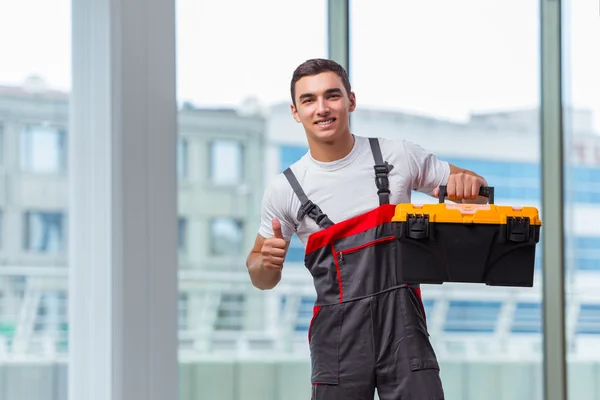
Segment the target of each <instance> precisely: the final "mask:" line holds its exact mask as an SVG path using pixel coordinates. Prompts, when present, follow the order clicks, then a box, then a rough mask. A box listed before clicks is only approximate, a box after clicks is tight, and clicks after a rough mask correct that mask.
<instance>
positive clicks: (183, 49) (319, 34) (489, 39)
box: [0, 0, 600, 133]
mask: <svg viewBox="0 0 600 400" xmlns="http://www.w3.org/2000/svg"><path fill="white" fill-rule="evenodd" d="M70 1H71V0H53V1H43V0H20V1H19V2H15V1H10V0H0V9H1V10H2V12H1V13H0V54H2V60H1V62H0V84H9V85H18V84H20V83H21V82H23V80H24V79H25V78H26V77H27V76H29V75H33V74H35V75H39V76H41V77H43V78H44V79H45V80H46V82H47V83H48V85H49V86H51V87H52V88H56V89H63V90H69V88H70V78H71V65H70V56H71V51H70V34H71V32H70V17H71V15H70ZM538 3H539V0H454V1H447V0H427V1H420V2H417V1H414V0H368V1H367V0H353V1H352V2H351V43H352V47H351V63H350V64H351V65H350V73H351V82H352V85H353V90H354V91H355V93H356V96H357V101H358V106H359V107H360V106H366V107H373V108H383V109H392V110H404V111H413V112H417V113H421V114H426V115H432V116H436V117H442V118H449V119H454V120H464V119H466V118H468V116H469V114H470V113H472V112H486V111H501V110H511V109H522V108H531V107H538V106H539V61H540V55H539V19H538V14H539V5H538ZM571 3H572V4H569V5H568V6H567V10H568V12H569V13H570V16H569V17H567V18H568V20H569V21H571V22H572V23H571V24H569V25H570V26H569V27H568V28H569V29H568V33H569V35H570V37H569V38H568V39H567V41H566V43H565V45H566V46H565V60H566V61H567V63H566V68H567V71H569V73H568V74H567V76H566V78H567V81H566V84H565V88H566V89H567V94H568V96H569V102H571V103H572V104H573V105H574V106H576V107H580V108H585V109H590V110H592V111H593V112H594V114H595V119H594V123H595V129H596V131H598V132H599V133H600V72H598V71H600V46H599V45H598V44H599V43H600V13H599V4H598V0H577V1H575V0H573V1H571ZM31 10H35V12H31ZM177 18H178V20H177V92H178V99H179V100H180V101H184V100H186V101H191V102H192V103H194V104H196V105H198V106H209V107H215V106H237V105H239V104H240V103H242V102H243V100H244V99H246V98H248V97H257V98H258V99H259V100H260V101H261V102H263V103H264V104H266V105H270V104H272V103H275V102H281V101H286V102H287V101H289V81H290V78H291V74H292V72H293V70H294V68H295V67H296V66H297V65H298V64H299V63H301V62H303V61H305V60H306V59H309V58H313V57H326V56H327V54H326V48H327V43H326V38H327V36H326V35H327V31H326V0H303V1H301V2H300V1H288V0H252V1H248V0H220V1H214V0H179V1H178V2H177Z"/></svg>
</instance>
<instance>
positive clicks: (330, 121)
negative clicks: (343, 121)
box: [315, 118, 335, 127]
mask: <svg viewBox="0 0 600 400" xmlns="http://www.w3.org/2000/svg"><path fill="white" fill-rule="evenodd" d="M334 121H335V118H329V119H324V120H321V121H317V122H315V124H316V125H319V126H323V127H325V126H329V125H331V124H333V122H334Z"/></svg>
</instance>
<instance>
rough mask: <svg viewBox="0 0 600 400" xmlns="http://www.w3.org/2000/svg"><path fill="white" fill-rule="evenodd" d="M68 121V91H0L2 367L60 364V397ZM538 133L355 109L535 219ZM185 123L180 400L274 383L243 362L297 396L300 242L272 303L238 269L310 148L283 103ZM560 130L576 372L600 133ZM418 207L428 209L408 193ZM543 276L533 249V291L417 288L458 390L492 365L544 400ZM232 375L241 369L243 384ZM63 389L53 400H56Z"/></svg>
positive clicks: (587, 331) (598, 329)
mask: <svg viewBox="0 0 600 400" xmlns="http://www.w3.org/2000/svg"><path fill="white" fill-rule="evenodd" d="M68 121H69V97H68V94H67V93H61V92H57V91H52V90H49V89H47V88H45V87H44V85H43V83H42V82H40V81H39V80H37V79H31V80H30V81H28V82H27V83H26V84H25V85H23V86H21V87H0V370H1V369H2V365H3V363H5V364H6V363H7V362H8V364H7V365H10V363H11V362H19V361H28V362H30V363H33V364H35V363H36V362H41V361H44V362H51V363H56V369H57V370H58V371H62V372H58V373H55V372H53V370H48V371H49V372H48V371H46V370H44V371H46V372H43V374H48V376H49V377H53V376H61V378H60V382H59V383H56V382H55V379H56V378H48V382H49V383H47V385H49V386H48V387H50V386H52V385H54V386H58V387H62V388H63V389H64V379H66V378H65V376H66V375H65V374H64V363H65V362H66V356H67V354H68V340H67V339H68V337H67V333H68V317H67V310H66V305H67V297H68V259H67V250H68V243H67V238H68V232H67V228H68V222H67V221H68V210H69V204H68V171H69V168H71V166H69V162H68V143H69V140H68V138H69V135H72V134H77V133H72V132H69V122H68ZM538 121H539V116H538V112H537V110H516V111H509V112H497V113H487V114H475V115H472V116H471V118H470V119H469V120H467V121H459V122H457V121H448V120H443V119H436V118H433V117H429V116H423V115H415V114H412V113H405V112H400V111H385V110H377V109H369V108H364V107H363V108H359V109H358V110H357V111H356V112H354V113H353V114H352V130H353V132H354V133H356V134H359V135H364V136H383V137H387V138H403V139H406V140H409V141H412V142H415V143H419V144H421V145H422V146H423V147H425V148H427V149H430V150H431V151H433V152H435V153H436V154H437V155H438V156H439V157H441V158H443V159H446V160H448V161H450V162H452V163H455V164H457V165H460V166H463V167H465V168H469V169H472V170H475V171H477V172H479V173H480V174H482V175H484V176H485V177H486V179H487V180H488V182H489V183H490V184H491V185H493V186H494V187H495V189H496V203H497V204H507V205H515V206H520V205H531V206H536V207H539V208H541V201H540V200H541V187H540V182H541V180H540V133H539V131H540V129H539V122H538ZM178 123H179V141H178V145H177V154H178V157H177V158H178V165H177V173H178V179H179V192H178V202H179V256H180V258H179V268H180V310H179V311H180V315H179V317H180V318H179V332H180V335H179V336H180V361H181V363H182V393H183V395H182V398H185V399H190V400H191V399H196V398H197V397H194V395H193V393H194V390H195V389H193V388H196V387H202V390H208V392H207V393H212V392H210V390H211V389H210V388H211V387H213V389H212V390H214V391H215V392H214V393H213V394H214V396H213V397H214V398H223V399H224V400H228V399H236V400H238V399H242V397H233V395H231V396H230V397H227V396H225V395H223V394H222V393H221V392H217V391H218V390H220V389H218V388H222V387H223V385H224V384H222V385H221V386H218V384H217V382H221V383H222V382H228V381H229V379H230V378H231V377H233V376H238V375H237V374H241V375H239V376H254V375H252V374H251V373H250V372H252V373H256V374H258V373H259V371H261V372H260V373H261V374H262V373H264V374H266V375H269V374H270V372H268V371H267V370H266V369H265V368H267V367H265V366H264V365H263V364H261V365H254V364H252V360H265V359H268V360H271V362H272V363H273V364H272V365H273V371H272V372H277V371H284V372H281V373H280V375H281V377H282V380H280V381H278V382H279V383H278V384H279V385H280V386H281V388H280V389H277V390H285V389H286V387H285V386H286V385H289V387H295V388H302V387H304V380H305V379H308V374H307V371H308V368H309V365H308V363H307V360H308V359H307V356H308V346H307V330H308V326H309V323H310V319H311V316H312V306H313V302H314V299H315V294H314V289H313V287H312V279H311V277H310V275H309V274H308V272H307V271H306V269H305V268H304V266H303V257H304V255H303V248H302V245H301V243H300V242H299V241H298V240H297V239H294V240H293V241H292V243H291V245H290V250H289V253H288V262H287V263H286V266H285V271H284V278H283V280H282V282H281V283H280V285H278V287H277V288H276V289H274V290H272V291H268V292H261V291H259V290H256V289H255V288H253V287H252V286H251V285H250V283H249V279H248V275H247V273H246V271H245V266H244V262H245V257H246V254H247V252H248V250H249V249H250V247H251V246H252V244H253V242H254V238H255V236H256V232H257V228H258V225H259V222H260V215H259V212H260V203H261V199H262V194H263V190H264V187H265V185H266V183H267V182H268V181H269V180H270V179H271V178H272V177H273V176H274V175H275V174H277V173H279V172H281V171H283V170H284V169H285V168H286V167H287V166H288V165H290V164H291V163H293V162H294V161H296V160H297V159H298V158H300V157H301V156H302V155H304V154H305V153H306V151H307V147H306V140H305V136H304V132H303V129H302V126H301V125H300V124H298V123H296V122H295V121H294V120H293V118H292V117H291V115H290V109H289V105H288V104H287V103H284V104H275V105H273V106H272V107H270V108H269V109H268V110H263V109H261V107H258V106H257V104H256V102H255V101H254V100H249V101H248V102H247V103H246V104H244V105H242V106H241V107H239V108H230V109H224V108H218V109H206V108H198V107H195V106H193V105H191V104H183V105H182V106H181V107H180V110H179V122H178ZM566 123H567V125H566V127H567V129H569V130H570V133H569V135H567V136H568V137H569V138H570V139H569V142H567V143H565V157H566V159H567V160H568V161H569V167H568V168H567V169H566V171H565V173H566V182H567V187H566V192H565V193H566V200H567V203H566V207H565V215H566V220H565V222H566V224H567V231H566V232H565V237H566V240H567V248H566V253H565V254H566V261H567V278H568V279H567V285H568V286H567V293H568V303H567V306H568V314H567V315H568V329H567V331H568V340H569V351H570V357H571V359H572V360H591V361H597V360H598V359H599V357H600V355H599V354H598V352H596V351H592V350H591V349H595V348H600V347H599V346H597V343H598V340H600V297H598V296H597V295H596V293H595V292H596V291H597V289H596V288H597V287H598V286H599V285H600V250H599V249H600V132H596V131H595V130H594V129H593V126H592V115H591V114H590V113H588V112H586V111H585V110H583V111H581V110H577V111H573V112H571V113H568V115H567V119H566ZM412 201H413V203H423V202H434V201H435V199H432V198H428V197H426V196H424V195H421V194H414V197H413V199H412ZM542 219H543V210H542ZM542 234H543V228H542ZM70 267H72V268H76V267H77V266H70ZM542 274H543V260H542V258H541V245H540V246H538V257H537V265H536V279H535V285H534V287H533V288H523V289H519V288H491V287H486V286H482V285H448V284H444V285H424V288H423V293H424V303H425V308H426V312H427V316H428V317H427V318H428V324H429V329H430V334H431V338H432V342H433V343H434V347H435V349H436V352H437V353H438V356H439V358H440V360H441V362H442V363H443V365H446V366H447V368H446V369H445V371H447V372H445V373H446V374H448V375H447V376H451V377H459V376H462V377H463V378H457V379H449V381H450V382H462V381H464V379H467V377H471V375H472V374H471V372H469V371H467V370H466V369H465V368H467V367H468V366H475V367H476V366H481V365H483V364H485V363H486V362H488V361H490V360H492V361H494V363H495V364H494V365H495V366H496V365H497V367H498V368H502V366H506V365H508V366H510V367H511V368H513V367H514V368H522V371H526V373H527V374H534V375H535V376H536V377H537V378H535V379H532V380H531V381H528V382H525V384H527V385H530V389H528V390H529V392H530V393H534V394H532V395H531V397H530V398H532V399H538V398H539V399H541V397H540V396H541V392H540V390H539V388H538V389H536V388H537V387H538V386H539V387H541V384H539V379H540V378H539V376H541V375H539V371H538V369H539V365H540V364H539V360H540V358H541V354H542V353H541V340H542V332H541V317H542V316H541V306H540V304H541V303H540V302H541V284H542V280H541V277H542ZM590 344H592V345H590ZM216 360H218V361H219V362H216ZM240 360H245V361H240ZM248 360H250V361H248ZM238 362H239V363H245V364H240V365H242V368H241V369H240V370H239V371H238V369H236V368H238V367H237V365H238V364H236V363H238ZM461 363H462V364H461ZM477 363H482V364H477ZM36 365H37V364H36ZM51 365H53V364H51ZM590 365H591V364H590ZM495 366H494V368H495ZM31 368H33V367H31ZM36 368H37V367H36ZM39 371H42V367H41V366H40V367H39ZM236 371H237V372H236ZM240 371H241V372H240ZM285 371H287V372H285ZM490 371H491V370H490ZM536 371H537V372H536ZM586 371H587V370H586ZM588 372H589V371H588ZM41 373H42V372H40V374H41ZM586 373H587V372H586ZM56 374H58V375H56ZM461 374H462V375H461ZM494 374H495V372H493V371H492V372H490V373H489V374H488V375H485V377H487V378H485V379H483V378H482V380H481V382H487V381H486V379H488V380H489V379H491V378H490V377H493V376H494ZM517 375H518V374H516V375H515V376H514V377H512V378H510V379H509V378H507V379H509V380H508V381H507V382H510V384H507V385H506V386H507V387H513V386H515V385H513V383H518V382H520V381H519V379H521V378H520V376H517ZM522 375H523V374H522ZM1 376H2V374H0V377H1ZM44 376H45V375H44ZM298 376H300V377H301V379H297V378H295V377H298ZM523 376H524V375H523ZM292 377H294V379H292ZM236 379H237V378H236ZM245 379H249V381H248V382H250V378H245ZM469 379H470V378H469ZM0 380H1V379H0ZM10 382H11V385H13V386H12V387H18V389H14V393H23V390H25V389H24V388H26V386H27V383H26V380H25V378H23V381H22V382H21V383H20V384H19V383H18V382H20V381H18V380H17V379H16V378H13V379H11V381H10ZM44 382H45V381H44ZM197 382H202V383H201V384H200V383H197ZM282 382H283V383H282ZM285 382H287V384H286V383H285ZM536 382H537V383H536ZM19 385H21V386H19ZM44 385H46V383H44ZM472 385H475V386H477V382H475V381H473V383H472ZM0 386H1V385H0ZM54 386H53V387H54ZM480 386H481V387H482V388H485V384H483V383H481V384H480ZM40 387H41V386H40ZM10 390H13V389H10ZM57 390H58V389H57ZM61 390H62V389H61ZM61 390H58V391H57V393H59V392H60V393H62V394H60V393H59V394H56V395H55V396H54V397H53V400H58V399H64V398H65V397H64V390H62V391H61ZM449 390H450V393H454V397H457V398H461V396H462V397H463V398H464V393H465V391H466V390H468V389H466V388H464V387H458V386H457V387H454V386H452V385H451V387H450V389H449ZM482 390H483V389H482ZM586 390H587V389H586ZM251 392H252V391H251V390H250V389H249V391H248V393H251ZM255 392H256V391H255ZM10 393H13V392H10ZM186 393H187V394H186ZM198 393H200V392H198ZM1 394H2V392H0V397H2V396H1ZM186 396H187V397H186ZM223 396H225V397H223ZM248 396H250V395H248ZM449 397H450V394H449ZM6 398H7V399H9V400H13V399H14V398H20V397H18V396H17V397H11V395H10V394H8V395H6ZM247 398H248V399H250V398H252V397H247ZM299 398H304V397H299ZM503 398H509V396H508V395H507V396H506V397H503ZM514 398H518V397H514ZM244 399H245V398H244Z"/></svg>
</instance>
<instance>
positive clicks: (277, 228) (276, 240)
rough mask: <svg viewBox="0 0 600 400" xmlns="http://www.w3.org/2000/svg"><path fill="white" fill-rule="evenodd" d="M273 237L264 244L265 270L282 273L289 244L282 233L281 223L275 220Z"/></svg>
mask: <svg viewBox="0 0 600 400" xmlns="http://www.w3.org/2000/svg"><path fill="white" fill-rule="evenodd" d="M272 224H273V237H272V238H269V239H266V240H265V242H264V243H263V246H262V249H261V254H262V264H263V268H264V269H266V270H274V271H281V270H282V269H283V261H284V260H285V255H286V253H287V242H286V241H285V240H284V238H283V233H282V232H281V222H279V220H278V219H277V218H273V221H272Z"/></svg>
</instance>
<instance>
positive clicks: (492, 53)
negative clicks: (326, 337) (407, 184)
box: [350, 0, 542, 400]
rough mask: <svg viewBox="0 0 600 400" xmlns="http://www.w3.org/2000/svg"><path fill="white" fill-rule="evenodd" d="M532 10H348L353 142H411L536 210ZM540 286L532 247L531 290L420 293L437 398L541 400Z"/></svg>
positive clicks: (497, 6)
mask: <svg viewBox="0 0 600 400" xmlns="http://www.w3.org/2000/svg"><path fill="white" fill-rule="evenodd" d="M538 3H539V2H538V1H534V0H526V1H520V0H519V1H517V0H509V1H508V2H506V1H505V2H498V1H491V0H484V1H481V0H460V1H453V2H448V1H443V0H434V1H427V2H414V1H406V0H401V1H389V0H374V1H369V2H363V1H352V2H351V5H352V9H351V13H350V14H351V24H350V26H351V28H352V32H351V38H352V42H351V51H350V54H351V64H350V70H351V83H352V85H353V90H354V91H355V93H356V96H357V103H358V106H357V110H356V111H355V112H354V113H353V116H352V130H353V132H354V133H355V134H359V135H363V136H382V137H385V138H388V139H397V140H406V141H408V142H412V143H416V144H418V145H420V146H422V147H423V148H424V149H426V150H427V151H429V152H432V153H433V154H435V155H436V156H438V157H439V158H440V159H442V160H445V161H448V162H450V163H452V164H454V165H457V166H459V167H462V168H466V169H469V170H472V171H475V172H476V173H478V174H480V175H482V176H483V177H484V178H485V179H486V180H487V182H488V183H489V185H491V186H493V187H494V189H495V204H497V205H508V206H533V207H537V208H538V209H539V207H540V188H541V181H540V155H539V146H540V126H539V122H538V115H539V113H538V111H539V69H538V68H539V66H538V64H539V32H538V31H539V6H538ZM373 10H380V11H379V12H378V13H377V19H373ZM516 10H518V11H517V12H516ZM507 21H509V23H507ZM411 201H412V202H413V203H435V202H437V199H435V198H433V197H430V196H428V195H425V194H422V193H415V192H414V193H413V195H412V198H411ZM478 229H479V228H478ZM455 232H458V231H455ZM461 234H462V233H461ZM456 235H458V233H456ZM457 237H458V236H457ZM449 239H450V238H449V236H446V237H445V239H443V238H440V239H439V240H446V241H447V240H449ZM445 243H446V244H445V246H450V245H449V244H448V242H445ZM457 243H459V244H460V242H459V241H457ZM486 243H487V244H486ZM473 244H474V246H476V245H478V244H479V245H483V246H485V247H484V248H485V250H475V249H474V248H473V249H472V250H470V251H469V252H468V253H473V254H474V252H475V251H483V252H484V253H483V254H487V252H488V251H492V250H493V249H494V247H496V246H498V244H493V243H490V242H489V241H488V242H485V241H484V240H483V238H477V239H475V240H474V242H473ZM457 245H458V244H456V245H452V246H457ZM463 257H464V258H465V261H464V268H461V270H462V271H466V270H467V269H468V268H481V266H482V265H481V264H479V263H477V262H474V261H469V259H470V258H473V257H472V256H471V254H464V256H463ZM415 262H417V263H418V262H419V261H418V260H417V261H415ZM529 265H531V267H532V268H533V262H532V263H531V264H529ZM541 275H542V269H541V251H540V248H539V246H538V247H537V251H536V268H535V275H534V276H535V279H534V285H533V287H506V286H498V287H492V286H487V285H485V284H483V283H444V284H443V285H436V284H425V285H422V287H421V289H422V297H423V303H424V308H425V312H426V314H425V315H426V321H427V327H428V331H429V335H430V338H429V340H430V341H431V344H432V345H433V348H434V350H435V353H436V356H437V359H438V361H439V363H440V366H441V378H442V383H443V386H444V390H445V396H446V398H448V399H467V398H474V399H475V398H477V399H484V398H485V399H524V398H527V399H532V400H536V399H537V400H542V394H541V389H542V374H541V372H542V371H541V360H542V353H541V340H542V331H541V322H540V321H541V312H540V302H541ZM491 388H493V389H491Z"/></svg>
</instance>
